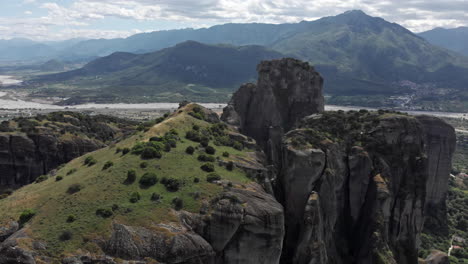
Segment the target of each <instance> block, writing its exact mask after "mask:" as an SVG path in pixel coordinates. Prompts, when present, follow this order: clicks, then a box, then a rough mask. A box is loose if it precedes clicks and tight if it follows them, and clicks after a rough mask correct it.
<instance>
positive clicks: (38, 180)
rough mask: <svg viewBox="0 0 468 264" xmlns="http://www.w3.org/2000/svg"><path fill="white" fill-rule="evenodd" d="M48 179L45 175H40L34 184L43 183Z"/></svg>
mask: <svg viewBox="0 0 468 264" xmlns="http://www.w3.org/2000/svg"><path fill="white" fill-rule="evenodd" d="M48 178H49V177H47V175H41V176H39V177H37V178H36V183H40V182H43V181H45V180H47V179H48Z"/></svg>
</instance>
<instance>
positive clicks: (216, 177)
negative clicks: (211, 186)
mask: <svg viewBox="0 0 468 264" xmlns="http://www.w3.org/2000/svg"><path fill="white" fill-rule="evenodd" d="M219 180H221V176H219V174H217V173H210V174H208V175H207V176H206V181H207V182H211V183H212V182H215V181H219Z"/></svg>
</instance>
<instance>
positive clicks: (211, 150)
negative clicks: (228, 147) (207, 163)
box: [205, 146, 216, 155]
mask: <svg viewBox="0 0 468 264" xmlns="http://www.w3.org/2000/svg"><path fill="white" fill-rule="evenodd" d="M205 152H206V153H207V154H210V155H214V154H215V153H216V149H215V148H213V147H212V146H207V147H206V148H205Z"/></svg>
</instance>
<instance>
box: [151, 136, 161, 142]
mask: <svg viewBox="0 0 468 264" xmlns="http://www.w3.org/2000/svg"><path fill="white" fill-rule="evenodd" d="M163 140H164V138H162V137H151V138H150V140H149V141H156V142H161V141H163Z"/></svg>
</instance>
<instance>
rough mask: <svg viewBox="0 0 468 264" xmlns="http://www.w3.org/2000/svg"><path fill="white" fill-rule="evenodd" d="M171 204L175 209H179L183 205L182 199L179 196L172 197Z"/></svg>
mask: <svg viewBox="0 0 468 264" xmlns="http://www.w3.org/2000/svg"><path fill="white" fill-rule="evenodd" d="M172 205H173V206H174V209H175V210H177V211H179V210H181V209H182V208H183V207H184V201H183V200H182V199H180V198H179V197H175V198H174V199H172Z"/></svg>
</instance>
